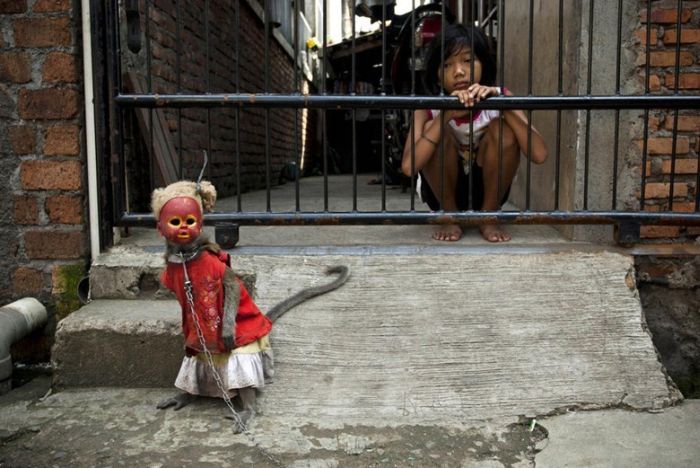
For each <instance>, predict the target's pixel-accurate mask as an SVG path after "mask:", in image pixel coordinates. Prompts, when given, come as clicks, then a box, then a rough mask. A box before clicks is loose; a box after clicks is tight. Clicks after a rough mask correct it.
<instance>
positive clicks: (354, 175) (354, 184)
mask: <svg viewBox="0 0 700 468" xmlns="http://www.w3.org/2000/svg"><path fill="white" fill-rule="evenodd" d="M350 15H351V16H352V56H351V64H350V94H352V95H353V96H354V95H355V94H357V89H356V87H357V82H356V80H355V78H356V66H357V65H356V53H355V36H356V31H355V13H354V11H351V12H350ZM352 211H357V110H356V109H355V108H354V107H353V108H352Z"/></svg>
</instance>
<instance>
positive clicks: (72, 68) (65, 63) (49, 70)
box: [42, 52, 78, 83]
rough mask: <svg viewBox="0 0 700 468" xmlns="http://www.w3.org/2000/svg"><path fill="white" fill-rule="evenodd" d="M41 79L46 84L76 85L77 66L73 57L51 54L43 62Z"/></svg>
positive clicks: (70, 55) (63, 54)
mask: <svg viewBox="0 0 700 468" xmlns="http://www.w3.org/2000/svg"><path fill="white" fill-rule="evenodd" d="M42 77H43V80H44V82H46V83H77V82H78V64H77V61H76V58H75V56H74V55H72V54H67V53H65V52H51V53H50V54H49V55H48V56H47V57H46V60H45V61H44V68H43V71H42Z"/></svg>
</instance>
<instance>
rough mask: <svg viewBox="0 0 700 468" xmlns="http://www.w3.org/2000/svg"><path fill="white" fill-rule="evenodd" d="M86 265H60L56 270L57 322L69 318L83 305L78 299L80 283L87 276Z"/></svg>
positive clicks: (55, 297) (55, 300)
mask: <svg viewBox="0 0 700 468" xmlns="http://www.w3.org/2000/svg"><path fill="white" fill-rule="evenodd" d="M85 272H86V270H85V265H83V264H75V265H60V266H57V267H56V268H55V270H54V275H53V280H54V284H53V291H54V304H55V306H56V321H58V320H61V319H63V318H65V317H67V316H68V315H69V314H70V313H71V312H74V311H76V310H78V309H79V308H80V306H81V305H82V304H81V303H80V299H79V298H78V283H80V280H81V279H82V278H83V277H84V276H85Z"/></svg>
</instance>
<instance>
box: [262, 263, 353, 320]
mask: <svg viewBox="0 0 700 468" xmlns="http://www.w3.org/2000/svg"><path fill="white" fill-rule="evenodd" d="M326 274H327V275H333V274H337V275H338V277H337V278H336V279H335V280H333V281H332V282H330V283H327V284H322V285H320V286H313V287H310V288H306V289H302V290H301V291H299V292H298V293H296V294H294V295H293V296H290V297H288V298H287V299H285V300H283V301H282V302H280V303H279V304H277V305H275V306H274V307H273V308H272V309H270V311H269V312H268V313H267V317H268V318H269V319H270V320H272V321H273V322H274V321H276V320H277V319H278V318H280V317H281V316H282V315H284V313H285V312H287V311H288V310H289V309H291V308H292V307H296V306H298V305H299V304H301V303H302V302H304V301H308V300H309V299H311V298H312V297H316V296H319V295H321V294H325V293H327V292H329V291H333V290H334V289H337V288H339V287H340V286H342V285H343V284H344V283H345V282H346V281H347V280H348V278H349V277H350V270H349V269H348V267H346V266H345V265H337V266H332V267H329V268H328V269H327V270H326Z"/></svg>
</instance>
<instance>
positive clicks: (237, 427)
mask: <svg viewBox="0 0 700 468" xmlns="http://www.w3.org/2000/svg"><path fill="white" fill-rule="evenodd" d="M254 415H255V411H253V410H243V411H238V412H237V413H236V416H238V417H236V416H233V415H226V419H230V420H232V421H234V424H233V432H234V434H240V433H241V432H244V431H246V430H247V429H248V421H250V420H251V419H253V416H254Z"/></svg>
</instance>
